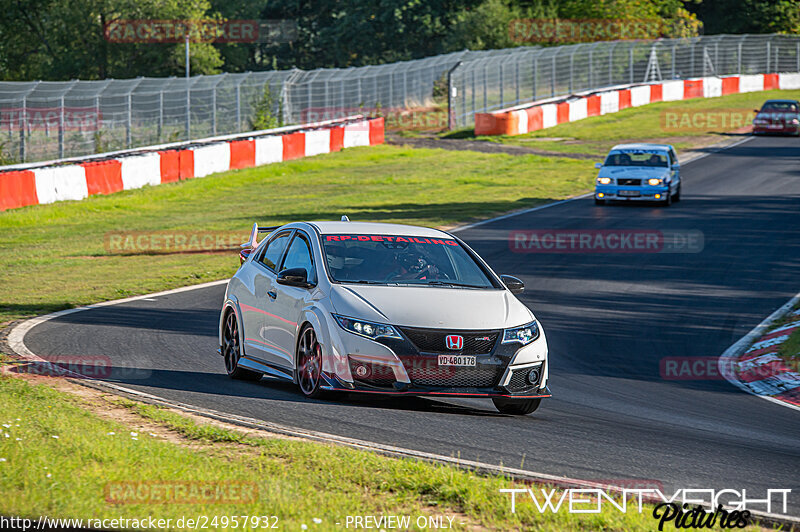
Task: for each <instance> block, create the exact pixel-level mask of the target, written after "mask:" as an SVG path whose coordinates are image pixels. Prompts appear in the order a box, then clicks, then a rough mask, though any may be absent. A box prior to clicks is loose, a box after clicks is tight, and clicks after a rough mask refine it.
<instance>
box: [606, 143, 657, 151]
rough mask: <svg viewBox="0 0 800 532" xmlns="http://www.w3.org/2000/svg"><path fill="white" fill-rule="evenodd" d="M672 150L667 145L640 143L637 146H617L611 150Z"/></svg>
mask: <svg viewBox="0 0 800 532" xmlns="http://www.w3.org/2000/svg"><path fill="white" fill-rule="evenodd" d="M670 148H672V146H670V145H669V144H647V143H645V142H640V143H637V144H617V145H616V146H614V147H613V148H611V150H612V151H613V150H669V149H670Z"/></svg>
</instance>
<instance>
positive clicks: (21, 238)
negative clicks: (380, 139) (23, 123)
mask: <svg viewBox="0 0 800 532" xmlns="http://www.w3.org/2000/svg"><path fill="white" fill-rule="evenodd" d="M592 180H593V169H592V167H591V164H590V163H589V162H585V161H574V160H566V159H559V158H544V157H537V156H532V155H531V156H521V157H520V156H511V155H505V154H483V153H476V152H452V151H445V150H430V149H412V148H401V147H393V146H376V147H370V148H355V149H348V150H345V151H344V152H342V153H336V154H331V155H321V156H317V157H312V158H308V159H300V160H296V161H291V162H285V163H278V164H273V165H268V166H262V167H259V168H249V169H246V170H238V171H232V172H226V173H221V174H216V175H213V176H209V177H206V178H203V179H192V180H188V181H184V182H181V183H173V184H166V185H160V186H157V187H146V188H143V189H138V190H130V191H125V192H120V193H117V194H112V195H110V196H94V197H91V198H89V199H87V200H83V201H80V202H60V203H56V204H52V205H39V206H33V207H26V208H22V209H16V210H11V211H6V212H2V213H0V285H1V286H2V287H3V290H2V293H0V324H1V323H3V322H7V321H10V320H13V319H17V318H21V317H25V316H30V315H35V314H42V313H46V312H52V311H55V310H61V309H65V308H70V307H73V306H79V305H85V304H90V303H95V302H98V301H102V300H108V299H117V298H122V297H127V296H131V295H134V294H142V293H148V292H153V291H158V290H164V289H168V288H175V287H179V286H185V285H190V284H197V283H200V282H204V281H211V280H216V279H223V278H226V277H229V276H230V275H232V274H233V272H234V271H235V270H236V268H237V266H238V259H237V253H236V251H233V250H228V251H224V252H199V253H180V252H177V253H160V252H154V250H153V249H151V248H150V247H149V246H147V245H145V246H144V248H142V247H141V246H139V245H133V246H132V247H130V248H129V247H120V248H119V249H118V250H114V249H109V245H111V244H113V243H112V242H111V240H110V238H111V236H110V235H112V233H113V232H123V234H125V235H129V236H130V235H132V238H138V237H139V236H141V235H142V234H143V235H145V237H146V236H147V235H150V234H152V233H153V232H161V233H162V235H163V234H164V233H166V234H167V235H170V234H176V235H177V234H182V235H186V234H187V233H189V234H195V233H211V234H212V235H223V236H225V237H226V242H227V243H228V244H232V245H233V246H234V247H235V246H237V245H238V244H239V243H241V242H243V241H244V240H245V239H246V236H247V234H248V233H249V228H250V226H251V225H252V223H253V222H254V221H257V222H259V223H260V224H262V225H264V224H267V225H271V224H280V223H284V222H288V221H296V220H314V219H323V220H324V219H336V220H338V219H339V217H340V216H341V215H343V214H347V215H349V216H350V218H351V219H353V220H358V221H367V220H370V221H399V222H404V223H411V224H421V225H429V226H443V225H451V224H455V223H457V222H463V221H468V220H472V219H476V218H481V217H486V216H490V215H492V214H497V213H503V212H507V211H511V210H514V209H519V208H523V207H529V206H532V205H537V204H540V203H544V202H548V201H551V200H554V199H561V198H564V197H567V196H570V195H573V194H575V193H578V192H581V191H585V190H587V189H589V188H590V187H591V184H592ZM231 235H234V236H233V237H231ZM112 236H113V235H112ZM116 236H119V235H118V234H117V235H116ZM228 237H230V238H228ZM146 240H147V239H146V238H145V241H146ZM117 251H121V252H122V253H118V252H117Z"/></svg>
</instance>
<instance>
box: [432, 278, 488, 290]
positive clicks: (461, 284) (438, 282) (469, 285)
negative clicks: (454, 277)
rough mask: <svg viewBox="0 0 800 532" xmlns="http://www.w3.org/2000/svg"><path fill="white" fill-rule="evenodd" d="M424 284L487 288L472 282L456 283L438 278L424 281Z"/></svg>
mask: <svg viewBox="0 0 800 532" xmlns="http://www.w3.org/2000/svg"><path fill="white" fill-rule="evenodd" d="M424 284H427V285H430V286H457V287H459V288H488V287H486V286H478V285H474V284H467V283H458V282H455V281H442V280H439V279H435V280H430V281H426V282H425V283H424Z"/></svg>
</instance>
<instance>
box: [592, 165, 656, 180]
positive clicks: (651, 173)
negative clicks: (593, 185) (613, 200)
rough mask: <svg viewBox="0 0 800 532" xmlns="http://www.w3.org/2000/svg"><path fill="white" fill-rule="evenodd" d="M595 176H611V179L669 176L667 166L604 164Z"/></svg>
mask: <svg viewBox="0 0 800 532" xmlns="http://www.w3.org/2000/svg"><path fill="white" fill-rule="evenodd" d="M597 177H611V178H613V179H619V178H621V177H624V178H632V179H650V178H651V177H662V178H667V177H669V168H664V167H661V166H604V167H603V168H601V169H600V173H598V174H597Z"/></svg>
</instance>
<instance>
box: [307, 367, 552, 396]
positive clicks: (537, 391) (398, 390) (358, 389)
mask: <svg viewBox="0 0 800 532" xmlns="http://www.w3.org/2000/svg"><path fill="white" fill-rule="evenodd" d="M322 377H323V379H324V380H325V384H324V385H322V386H321V388H322V389H323V390H327V391H337V392H355V393H371V394H377V395H394V396H398V395H408V396H425V395H434V396H438V397H477V398H492V397H505V398H508V399H537V398H545V397H552V394H551V393H550V388H548V387H547V386H545V387H544V388H538V387H535V388H532V389H530V390H529V391H521V392H517V393H512V392H509V391H506V390H504V389H503V388H502V387H491V388H459V387H453V388H447V387H432V386H417V385H414V384H404V383H399V382H398V383H396V385H394V386H392V387H383V386H371V385H369V384H366V383H363V382H358V381H355V382H352V383H351V382H347V381H344V380H342V379H340V378H338V377H336V376H335V375H331V374H328V373H323V374H322Z"/></svg>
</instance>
